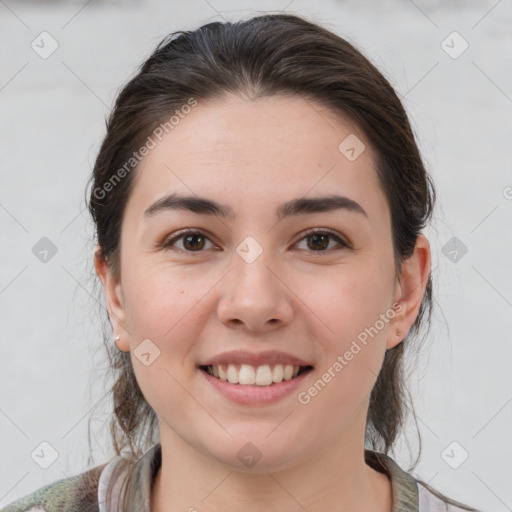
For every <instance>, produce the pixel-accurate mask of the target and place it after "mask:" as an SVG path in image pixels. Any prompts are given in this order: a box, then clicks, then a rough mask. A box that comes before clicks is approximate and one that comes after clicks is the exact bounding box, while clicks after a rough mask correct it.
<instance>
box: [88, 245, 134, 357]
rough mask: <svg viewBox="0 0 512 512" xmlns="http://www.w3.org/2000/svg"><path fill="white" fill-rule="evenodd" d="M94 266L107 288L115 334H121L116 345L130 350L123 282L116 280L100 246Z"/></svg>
mask: <svg viewBox="0 0 512 512" xmlns="http://www.w3.org/2000/svg"><path fill="white" fill-rule="evenodd" d="M94 267H95V268H96V273H97V274H98V277H99V278H100V280H101V282H102V284H103V288H104V289H105V297H106V300H107V309H108V316H109V318H110V321H111V322H112V327H113V331H114V334H115V335H117V334H120V335H121V337H120V339H119V341H117V342H116V345H117V347H118V348H119V350H121V351H123V352H129V351H130V344H129V340H128V336H127V331H126V325H125V322H126V313H125V309H124V301H123V293H122V289H121V283H120V282H119V281H116V280H115V279H114V277H113V276H112V273H111V271H110V269H109V268H108V265H107V262H106V261H105V258H103V257H102V256H101V254H100V248H99V246H96V250H95V252H94Z"/></svg>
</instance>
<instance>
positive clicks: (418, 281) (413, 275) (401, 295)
mask: <svg viewBox="0 0 512 512" xmlns="http://www.w3.org/2000/svg"><path fill="white" fill-rule="evenodd" d="M430 270H431V254H430V243H429V241H428V239H427V237H426V236H424V235H419V236H418V238H417V240H416V246H415V248H414V253H413V254H412V256H411V257H410V258H408V259H407V260H405V261H404V262H403V265H402V270H401V274H400V278H399V280H398V281H397V283H396V286H395V293H394V304H395V303H397V302H399V303H400V305H401V308H394V309H395V311H397V313H396V315H395V317H394V318H393V322H392V324H391V329H390V331H389V335H388V339H387V342H386V348H393V347H395V346H397V345H398V344H399V343H400V342H401V341H402V340H403V339H404V338H405V337H406V336H407V333H408V332H409V331H410V329H411V327H412V325H413V323H414V321H415V320H416V318H417V316H418V313H419V310H420V307H421V302H422V300H423V295H424V294H425V289H426V287H427V281H428V278H429V275H430Z"/></svg>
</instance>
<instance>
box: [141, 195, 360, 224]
mask: <svg viewBox="0 0 512 512" xmlns="http://www.w3.org/2000/svg"><path fill="white" fill-rule="evenodd" d="M168 210H186V211H190V212H193V213H197V214H199V215H217V216H220V217H222V218H230V219H233V218H234V217H235V214H234V213H233V210H232V209H231V208H230V207H229V206H228V205H225V204H222V203H219V202H217V201H214V200H212V199H207V198H206V197H200V196H181V195H178V194H169V195H166V196H164V197H161V198H160V199H158V200H157V201H155V202H154V203H153V204H152V205H151V206H150V207H149V208H148V209H147V210H146V211H145V212H144V218H149V217H152V216H154V215H156V214H157V213H159V212H163V211H168ZM336 210H347V211H351V212H356V213H359V214H362V215H364V216H365V217H368V214H367V213H366V211H365V210H364V208H363V207H362V206H361V205H360V204H359V203H357V202H356V201H354V200H353V199H350V198H348V197H345V196H341V195H329V196H322V197H308V198H305V197H301V198H298V199H292V200H290V201H287V202H286V203H284V204H282V205H281V206H279V207H278V208H277V210H276V218H277V220H279V221H280V220H282V219H284V218H285V217H289V216H293V215H302V214H313V213H323V212H332V211H336Z"/></svg>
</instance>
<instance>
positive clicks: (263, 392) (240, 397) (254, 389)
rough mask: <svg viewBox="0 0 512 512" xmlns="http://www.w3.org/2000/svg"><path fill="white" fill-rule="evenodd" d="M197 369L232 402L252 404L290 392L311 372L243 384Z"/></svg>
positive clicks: (275, 399)
mask: <svg viewBox="0 0 512 512" xmlns="http://www.w3.org/2000/svg"><path fill="white" fill-rule="evenodd" d="M199 371H200V372H201V373H202V374H203V375H204V377H205V378H206V380H207V381H208V382H209V383H210V384H211V385H212V386H213V387H214V388H215V389H216V390H217V391H219V392H220V393H221V394H222V395H224V396H225V397H226V398H229V399H230V400H232V401H233V402H237V403H239V404H243V405H253V404H269V403H272V402H277V401H278V400H280V399H281V398H283V397H284V396H286V395H289V394H291V393H292V392H293V391H295V390H296V389H297V388H298V387H299V386H300V385H301V384H302V383H303V381H304V379H305V378H306V377H307V376H308V375H309V374H310V373H311V371H312V369H309V370H307V371H305V372H303V373H301V374H300V375H299V376H297V377H295V378H294V379H290V380H283V381H281V382H274V383H273V384H271V385H270V386H256V385H254V386H244V385H242V384H232V383H231V382H225V381H223V380H221V379H217V378H216V377H213V375H210V374H209V373H207V372H205V371H204V370H201V369H200V370H199Z"/></svg>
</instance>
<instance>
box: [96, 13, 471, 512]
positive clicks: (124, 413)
mask: <svg viewBox="0 0 512 512" xmlns="http://www.w3.org/2000/svg"><path fill="white" fill-rule="evenodd" d="M226 93H235V94H239V95H241V96H244V97H248V98H249V99H254V98H260V97H265V96H272V95H287V96H290V95H291V96H293V95H299V96H300V97H302V98H304V99H305V100H307V101H313V102H316V104H318V105H321V106H324V107H326V108H328V109H330V110H331V111H332V112H334V113H338V114H340V115H341V116H344V117H347V118H349V119H350V120H352V121H354V122H355V123H356V125H357V126H358V127H359V128H360V129H361V130H362V132H363V133H364V135H365V136H366V138H367V140H368V141H369V142H370V144H371V145H372V147H373V149H374V151H375V154H376V160H377V161H376V171H377V175H378V179H379V183H380V185H381V186H382V189H383V191H384V193H385V195H386V198H387V201H388V204H389V208H390V213H391V224H392V226H391V228H392V242H393V247H394V255H395V264H396V265H395V266H396V268H395V270H396V275H397V277H398V276H399V274H400V269H401V265H402V263H403V261H404V260H406V259H407V258H408V257H410V256H411V255H412V254H413V251H414V247H415V244H416V239H417V237H418V235H419V234H420V232H421V230H422V229H423V228H424V227H425V226H426V224H427V222H428V221H429V219H430V217H431V215H432V210H433V206H434V202H435V189H434V186H433V183H432V181H431V178H430V176H429V175H428V174H427V172H426V170H425V167H424V164H423V162H422V158H421V156H420V153H419V150H418V147H417V145H416V142H415V137H414V134H413V132H412V129H411V126H410V124H409V121H408V118H407V115H406V112H405V110H404V108H403V106H402V104H401V102H400V100H399V98H398V96H397V94H396V93H395V91H394V89H393V88H392V86H391V85H390V83H389V82H388V81H387V79H386V78H385V77H384V76H383V74H381V72H379V70H378V69H377V68H376V67H375V66H374V65H373V64H372V63H371V62H370V61H369V60H368V59H367V58H366V57H365V56H363V55H362V53H361V52H360V51H359V50H357V49H356V48H355V47H354V46H353V45H352V44H350V43H349V42H348V41H347V40H345V39H343V38H341V37H339V36H337V35H336V34H334V33H332V32H330V31H328V30H327V29H325V28H322V27H320V26H319V25H317V24H315V23H312V22H310V21H307V20H305V19H303V18H301V17H298V16H295V15H290V14H277V15H276V14H265V15H260V16H256V17H253V18H251V19H248V20H244V21H239V22H236V23H230V22H227V23H220V22H215V23H208V24H206V25H204V26H201V27H200V28H198V29H197V30H194V31H177V32H174V33H172V34H170V35H168V36H167V37H166V38H164V39H163V40H162V41H161V42H160V44H159V45H158V46H157V48H156V49H155V51H154V52H153V54H152V55H151V56H150V57H149V58H148V59H147V60H146V61H145V62H144V63H143V64H142V65H141V67H140V69H139V71H138V73H137V74H136V76H135V77H133V78H132V79H131V80H130V81H129V82H128V83H127V84H126V85H125V86H124V88H123V89H122V90H121V92H120V94H119V96H118V97H117V100H116V103H115V107H114V109H113V111H112V112H111V114H110V116H109V118H108V121H107V133H106V136H105V139H104V140H103V143H102V145H101V148H100V151H99V154H98V156H97V159H96V162H95V165H94V170H93V173H92V176H91V179H90V182H92V187H91V192H90V203H89V205H88V208H89V211H90V213H91V215H92V218H93V220H94V223H95V226H96V234H97V241H98V245H99V251H100V255H101V256H102V257H103V258H104V259H105V260H106V261H107V263H108V265H109V268H110V270H111V271H112V273H113V275H114V276H115V277H117V278H119V276H120V243H119V242H120V232H121V223H122V221H123V214H124V209H125V205H126V203H127V199H128V197H129V194H130V191H131V189H132V187H133V183H132V182H133V179H134V175H136V167H137V165H136V164H137V163H138V161H137V159H134V158H133V155H134V152H137V150H138V149H139V148H141V147H142V146H143V145H144V144H145V143H146V141H147V140H148V136H150V134H151V133H152V132H153V131H154V130H155V129H157V128H158V126H160V125H162V124H164V123H166V122H167V123H168V121H169V118H170V116H172V115H173V114H174V113H175V112H176V111H177V110H178V111H179V109H181V108H183V106H184V105H187V104H190V100H191V99H193V100H195V101H201V100H207V99H211V98H216V97H221V96H222V95H225V94H226ZM127 163H128V166H127ZM122 169H124V172H122V171H121V170H122ZM432 300H433V298H432V276H429V278H428V282H427V286H426V291H425V294H424V296H423V300H422V304H421V308H420V311H419V314H418V317H417V318H416V320H415V322H414V324H413V326H412V328H411V330H410V332H409V333H408V334H407V336H406V337H405V339H404V340H403V341H402V342H401V343H399V344H398V345H397V346H396V347H395V348H392V349H389V350H387V352H386V354H385V358H384V362H383V366H382V369H381V371H380V374H379V376H378V378H377V381H376V383H375V386H374V388H373V390H372V393H371V398H370V405H369V410H368V418H367V429H366V441H367V445H368V446H369V447H370V448H371V449H373V450H377V451H381V452H384V453H386V454H387V453H388V452H389V451H390V450H391V449H392V448H393V444H394V442H395V440H396V439H397V436H398V435H399V434H400V432H401V431H402V429H403V427H404V425H405V421H406V418H407V414H408V412H410V411H412V412H414V411H413V409H412V405H411V404H410V399H409V397H408V393H407V390H406V388H405V383H404V380H405V376H406V375H405V367H404V352H405V351H406V350H407V349H408V347H409V346H410V345H411V344H413V341H414V339H415V338H417V337H418V334H419V333H420V328H421V327H422V326H423V324H425V323H426V324H427V330H428V327H429V326H430V322H431V312H432ZM102 310H103V311H104V308H102ZM104 334H105V342H106V347H107V351H108V354H109V360H110V363H111V368H112V371H113V373H114V377H115V383H114V385H113V388H112V390H111V395H112V399H113V405H114V417H112V420H111V425H110V430H111V437H112V443H113V446H114V448H115V451H116V453H117V454H118V455H119V454H121V452H122V450H123V449H124V448H125V447H127V446H128V447H129V449H130V451H131V455H130V459H131V460H132V461H135V460H136V459H138V458H139V457H140V456H141V455H142V454H143V453H144V452H145V451H146V450H147V449H148V448H149V447H150V446H151V445H153V444H154V443H155V441H157V440H158V439H157V432H156V430H157V417H156V414H155V412H154V411H153V409H152V408H151V407H150V406H149V404H148V403H147V402H146V400H145V398H144V396H143V394H142V392H141V390H140V389H139V386H138V384H137V381H136V379H135V375H134V372H133V369H132V366H131V361H130V355H129V354H128V353H122V352H119V351H118V350H117V349H116V347H115V346H112V344H111V343H110V342H109V341H108V339H109V334H108V333H104ZM418 435H419V431H418ZM420 451H421V439H420ZM418 457H419V455H418ZM429 488H430V487H429ZM436 494H437V495H438V496H439V497H441V498H442V499H443V500H445V501H446V502H447V503H452V504H455V505H458V506H461V507H463V508H466V509H467V510H474V509H471V508H469V507H464V506H463V505H461V504H458V503H457V502H454V501H452V500H450V499H448V498H446V497H443V496H441V495H440V494H439V493H436Z"/></svg>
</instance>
